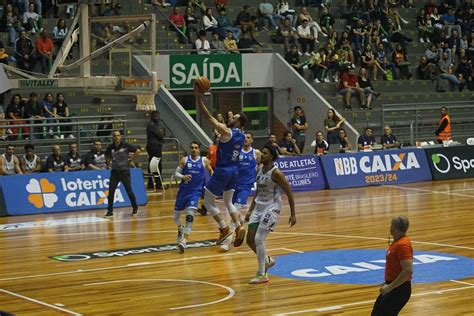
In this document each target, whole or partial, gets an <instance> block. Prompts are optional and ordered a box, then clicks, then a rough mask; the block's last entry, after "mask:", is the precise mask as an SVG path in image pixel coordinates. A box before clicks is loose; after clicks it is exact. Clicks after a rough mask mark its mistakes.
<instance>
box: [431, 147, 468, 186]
mask: <svg viewBox="0 0 474 316" xmlns="http://www.w3.org/2000/svg"><path fill="white" fill-rule="evenodd" d="M425 151H426V156H427V158H428V163H429V164H430V168H431V173H432V175H433V179H434V180H446V179H459V178H474V146H453V147H437V148H426V149H425Z"/></svg>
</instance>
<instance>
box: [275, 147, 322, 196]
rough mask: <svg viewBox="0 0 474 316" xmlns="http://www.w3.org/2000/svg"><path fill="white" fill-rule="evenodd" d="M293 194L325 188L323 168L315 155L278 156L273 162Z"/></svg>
mask: <svg viewBox="0 0 474 316" xmlns="http://www.w3.org/2000/svg"><path fill="white" fill-rule="evenodd" d="M274 164H275V166H277V167H278V168H279V169H280V170H281V172H283V174H284V175H285V177H286V180H287V181H288V183H289V184H290V186H291V189H292V190H293V191H294V192H298V191H313V190H322V189H324V188H326V181H325V180H324V174H323V168H322V166H321V161H320V160H319V157H317V156H315V155H303V156H280V157H279V158H278V160H277V161H275V163H274Z"/></svg>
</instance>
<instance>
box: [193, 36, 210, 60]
mask: <svg viewBox="0 0 474 316" xmlns="http://www.w3.org/2000/svg"><path fill="white" fill-rule="evenodd" d="M194 45H195V46H196V49H197V53H198V54H199V55H208V54H210V53H211V51H210V49H211V45H210V44H209V41H208V40H207V39H206V31H204V30H200V31H199V38H198V39H197V40H196V42H194Z"/></svg>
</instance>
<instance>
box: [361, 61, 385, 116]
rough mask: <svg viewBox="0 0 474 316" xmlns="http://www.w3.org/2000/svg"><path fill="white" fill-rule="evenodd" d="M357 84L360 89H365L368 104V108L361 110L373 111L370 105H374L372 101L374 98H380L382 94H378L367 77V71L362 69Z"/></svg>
mask: <svg viewBox="0 0 474 316" xmlns="http://www.w3.org/2000/svg"><path fill="white" fill-rule="evenodd" d="M357 82H358V83H359V87H361V88H362V89H364V93H365V97H366V104H367V106H366V107H361V108H360V109H361V110H363V109H367V110H372V108H371V107H370V105H371V104H372V100H373V98H374V97H379V96H380V93H379V92H376V91H375V89H374V87H373V86H372V83H371V82H370V79H369V78H368V76H367V69H365V68H360V71H359V76H358V77H357Z"/></svg>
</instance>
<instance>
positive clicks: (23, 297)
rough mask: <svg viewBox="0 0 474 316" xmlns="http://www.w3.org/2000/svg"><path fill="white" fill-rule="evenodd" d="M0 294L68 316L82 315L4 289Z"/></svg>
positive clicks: (0, 290)
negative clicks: (67, 315) (68, 315)
mask: <svg viewBox="0 0 474 316" xmlns="http://www.w3.org/2000/svg"><path fill="white" fill-rule="evenodd" d="M0 292H3V293H6V294H10V295H11V296H16V297H19V298H22V299H24V300H27V301H30V302H33V303H36V304H39V305H43V306H46V307H50V308H53V309H56V310H59V311H62V312H65V313H68V314H70V315H75V316H81V315H82V314H79V313H76V312H73V311H71V310H68V309H65V308H61V307H59V306H55V305H51V304H48V303H45V302H42V301H39V300H36V299H34V298H31V297H28V296H24V295H21V294H18V293H14V292H10V291H7V290H5V289H0Z"/></svg>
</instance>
